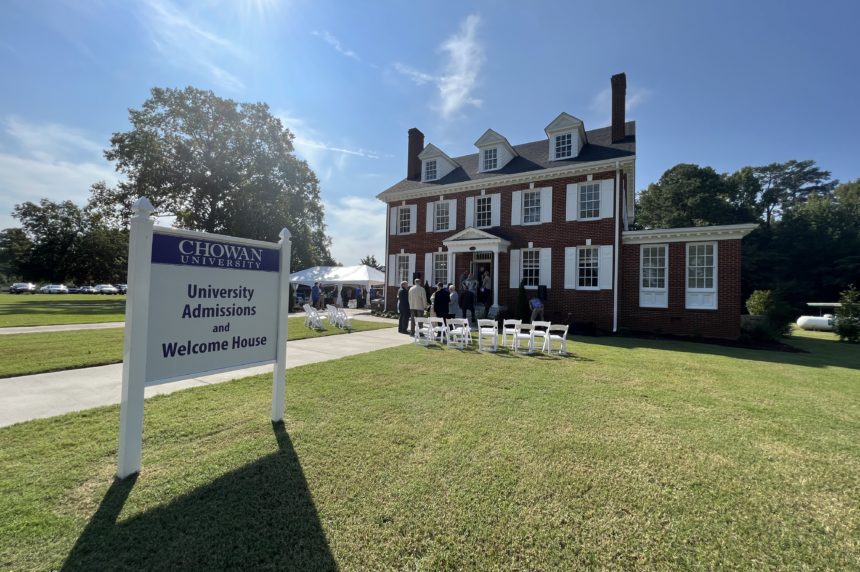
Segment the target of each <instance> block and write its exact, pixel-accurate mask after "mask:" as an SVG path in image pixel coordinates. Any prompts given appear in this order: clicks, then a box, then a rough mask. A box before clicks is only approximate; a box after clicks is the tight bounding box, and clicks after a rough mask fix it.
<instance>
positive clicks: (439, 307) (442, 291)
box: [433, 282, 451, 324]
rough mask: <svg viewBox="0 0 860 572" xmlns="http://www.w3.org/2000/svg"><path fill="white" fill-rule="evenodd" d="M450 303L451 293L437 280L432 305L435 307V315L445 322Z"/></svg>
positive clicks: (446, 321)
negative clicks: (434, 298) (434, 301)
mask: <svg viewBox="0 0 860 572" xmlns="http://www.w3.org/2000/svg"><path fill="white" fill-rule="evenodd" d="M450 305H451V294H450V293H449V292H448V288H446V287H445V285H444V284H442V283H441V282H439V284H437V285H436V303H435V304H434V306H433V307H434V308H435V309H436V315H437V316H438V317H440V318H442V319H443V320H444V321H445V323H446V324H447V323H448V309H449V307H450Z"/></svg>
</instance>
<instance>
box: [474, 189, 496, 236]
mask: <svg viewBox="0 0 860 572" xmlns="http://www.w3.org/2000/svg"><path fill="white" fill-rule="evenodd" d="M475 226H477V227H478V228H486V227H490V226H493V201H492V197H489V196H480V197H477V198H476V199H475Z"/></svg>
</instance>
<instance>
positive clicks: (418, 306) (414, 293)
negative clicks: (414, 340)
mask: <svg viewBox="0 0 860 572" xmlns="http://www.w3.org/2000/svg"><path fill="white" fill-rule="evenodd" d="M426 308H427V292H426V291H425V290H424V286H422V285H421V279H420V278H416V279H415V285H414V286H412V288H410V289H409V313H410V315H411V316H410V322H409V323H410V327H411V331H410V332H409V333H410V334H414V333H415V318H419V317H422V316H424V310H425V309H426Z"/></svg>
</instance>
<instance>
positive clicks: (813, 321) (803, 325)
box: [797, 314, 833, 332]
mask: <svg viewBox="0 0 860 572" xmlns="http://www.w3.org/2000/svg"><path fill="white" fill-rule="evenodd" d="M797 327H798V328H800V329H801V330H819V331H822V332H832V331H833V314H824V315H823V316H801V317H800V318H798V319H797Z"/></svg>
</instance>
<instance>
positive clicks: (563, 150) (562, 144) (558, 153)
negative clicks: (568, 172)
mask: <svg viewBox="0 0 860 572" xmlns="http://www.w3.org/2000/svg"><path fill="white" fill-rule="evenodd" d="M572 156H573V133H562V134H561V135H556V136H555V158H556V159H568V158H570V157H572Z"/></svg>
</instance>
